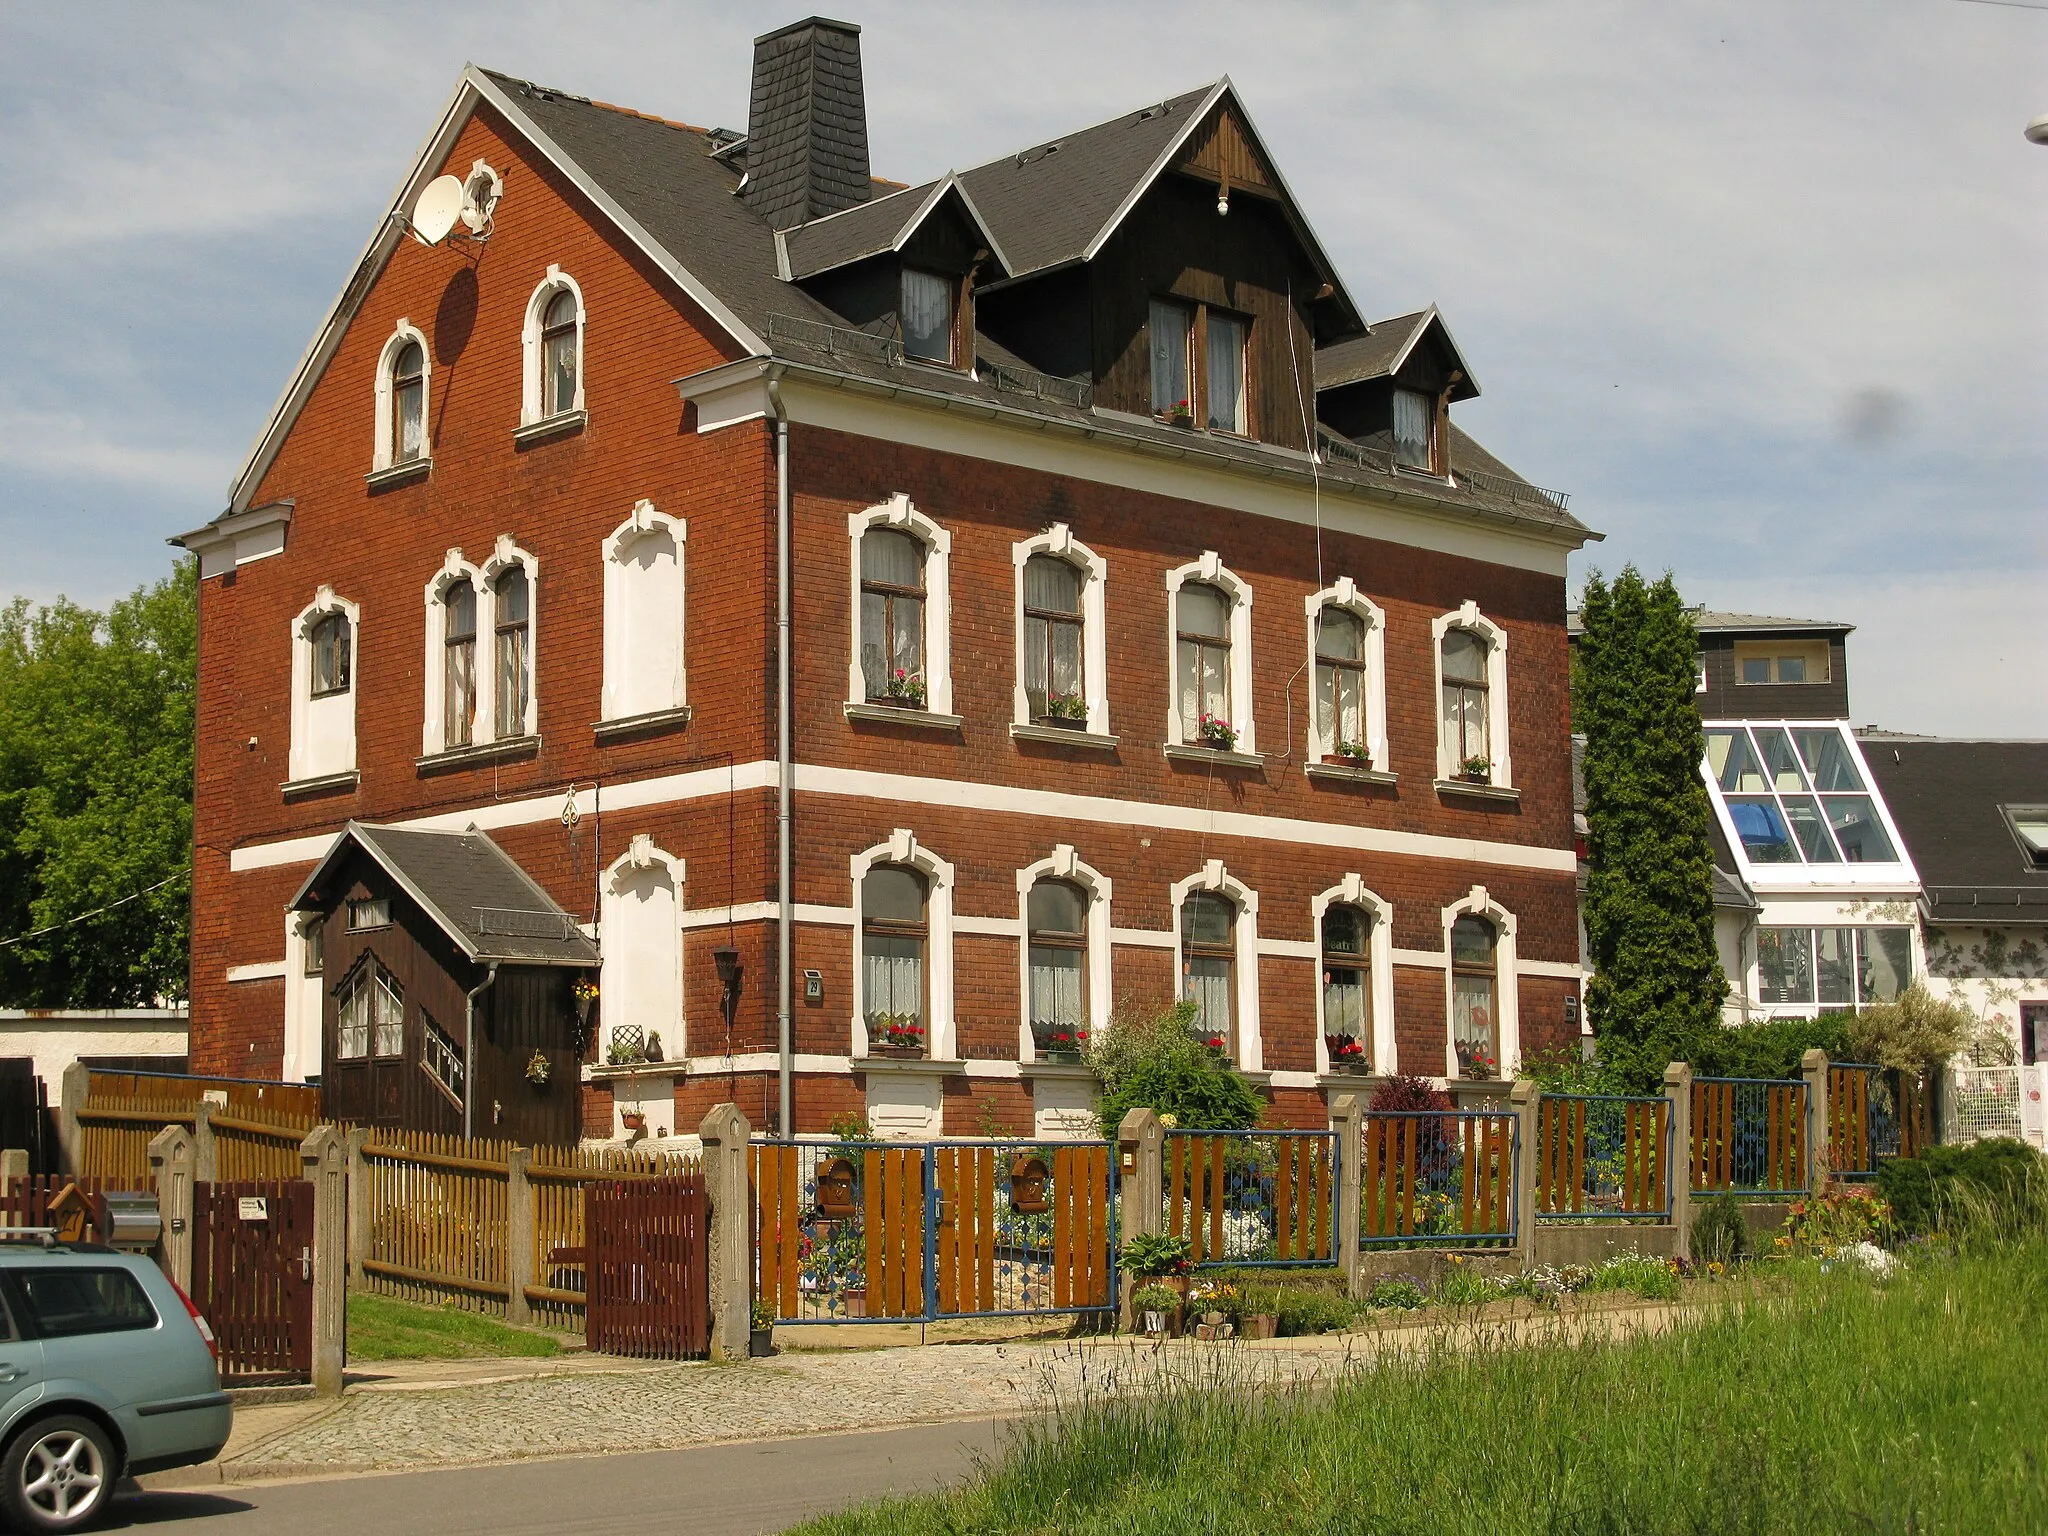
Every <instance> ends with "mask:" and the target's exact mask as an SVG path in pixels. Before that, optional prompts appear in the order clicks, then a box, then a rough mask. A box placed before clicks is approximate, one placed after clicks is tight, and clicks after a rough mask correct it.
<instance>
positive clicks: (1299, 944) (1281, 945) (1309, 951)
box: [1168, 935, 1322, 960]
mask: <svg viewBox="0 0 2048 1536" xmlns="http://www.w3.org/2000/svg"><path fill="white" fill-rule="evenodd" d="M1168 937H1169V939H1170V938H1171V935H1169V936H1168ZM1321 955H1322V951H1321V950H1320V949H1318V948H1317V947H1316V945H1315V942H1314V941H1313V940H1311V939H1263V938H1262V939H1260V940H1259V958H1260V959H1261V960H1314V959H1318V958H1320V956H1321Z"/></svg>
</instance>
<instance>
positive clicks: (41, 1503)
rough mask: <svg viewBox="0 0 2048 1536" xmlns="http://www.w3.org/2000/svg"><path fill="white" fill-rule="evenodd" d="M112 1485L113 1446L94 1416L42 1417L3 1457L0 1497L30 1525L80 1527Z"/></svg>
mask: <svg viewBox="0 0 2048 1536" xmlns="http://www.w3.org/2000/svg"><path fill="white" fill-rule="evenodd" d="M113 1491H114V1449H113V1446H112V1445H110V1444H109V1443H108V1440H107V1432H106V1431H105V1430H103V1429H101V1428H100V1427H99V1425H97V1424H95V1423H93V1422H92V1420H90V1419H79V1418H71V1417H63V1418H53V1419H40V1420H38V1421H37V1422H35V1423H33V1424H31V1425H29V1426H28V1428H26V1429H24V1430H23V1431H22V1432H21V1433H20V1434H19V1435H17V1436H15V1438H14V1443H13V1444H12V1445H10V1446H8V1447H7V1455H6V1457H5V1459H4V1460H0V1503H4V1504H5V1505H6V1508H7V1513H8V1515H9V1517H10V1518H12V1520H13V1521H14V1523H15V1525H17V1526H18V1527H20V1528H21V1529H22V1530H25V1531H75V1530H77V1529H78V1528H79V1527H80V1526H81V1525H83V1524H85V1522H86V1521H88V1520H90V1519H92V1518H93V1516H95V1515H97V1514H99V1513H100V1512H101V1511H102V1510H104V1509H105V1508H106V1507H107V1500H108V1498H109V1497H110V1496H111V1495H112V1493H113Z"/></svg>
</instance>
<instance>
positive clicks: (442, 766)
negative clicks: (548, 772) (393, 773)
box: [413, 736, 540, 778]
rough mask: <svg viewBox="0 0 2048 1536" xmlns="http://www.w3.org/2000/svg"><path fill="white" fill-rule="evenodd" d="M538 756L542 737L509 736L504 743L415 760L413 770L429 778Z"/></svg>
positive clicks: (456, 749)
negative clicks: (485, 764)
mask: <svg viewBox="0 0 2048 1536" xmlns="http://www.w3.org/2000/svg"><path fill="white" fill-rule="evenodd" d="M538 756H540V738H539V737H538V736H508V737H506V738H505V739H504V740H503V741H485V742H479V743H478V744H477V745H476V746H473V747H453V748H451V749H449V750H448V751H446V752H430V753H428V754H427V755H426V756H425V757H418V758H414V759H413V767H414V768H416V769H417V770H418V771H419V775H420V777H421V778H426V777H427V776H428V775H429V774H435V773H449V772H452V771H453V770H455V769H457V768H474V767H477V766H479V765H480V764H483V763H510V762H516V761H519V760H521V759H524V758H529V757H538Z"/></svg>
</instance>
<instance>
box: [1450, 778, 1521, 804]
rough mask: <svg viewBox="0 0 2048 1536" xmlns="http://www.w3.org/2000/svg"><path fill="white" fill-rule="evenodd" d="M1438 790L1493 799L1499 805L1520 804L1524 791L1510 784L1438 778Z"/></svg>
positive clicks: (1455, 795) (1476, 797) (1462, 795)
mask: <svg viewBox="0 0 2048 1536" xmlns="http://www.w3.org/2000/svg"><path fill="white" fill-rule="evenodd" d="M1436 792H1437V793H1438V794H1439V795H1450V796H1452V797H1454V798H1463V799H1466V800H1491V801H1493V802H1495V803H1496V804H1498V805H1520V804H1521V803H1522V792H1521V791H1520V790H1519V789H1516V788H1514V787H1513V786H1512V785H1509V784H1474V783H1473V782H1472V781H1471V780H1470V779H1438V780H1437V781H1436Z"/></svg>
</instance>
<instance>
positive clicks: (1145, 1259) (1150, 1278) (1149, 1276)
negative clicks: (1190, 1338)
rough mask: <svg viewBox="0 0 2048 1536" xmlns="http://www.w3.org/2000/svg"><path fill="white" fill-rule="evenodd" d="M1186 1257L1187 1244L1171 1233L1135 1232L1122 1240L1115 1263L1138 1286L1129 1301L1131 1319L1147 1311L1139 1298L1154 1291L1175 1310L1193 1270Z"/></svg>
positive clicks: (1187, 1253)
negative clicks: (1121, 1247)
mask: <svg viewBox="0 0 2048 1536" xmlns="http://www.w3.org/2000/svg"><path fill="white" fill-rule="evenodd" d="M1188 1255H1189V1247H1188V1240H1187V1239H1186V1238H1184V1237H1175V1236H1174V1235H1173V1234H1172V1233H1170V1232H1138V1233H1134V1234H1132V1235H1131V1236H1130V1237H1128V1238H1126V1239H1125V1240H1124V1246H1123V1250H1122V1252H1121V1253H1120V1254H1119V1255H1118V1259H1117V1262H1118V1263H1119V1264H1120V1265H1121V1266H1122V1268H1123V1271H1124V1273H1125V1274H1127V1275H1130V1276H1131V1277H1132V1278H1133V1279H1135V1280H1136V1281H1137V1282H1138V1285H1137V1289H1136V1290H1135V1291H1133V1293H1132V1297H1131V1311H1132V1314H1133V1315H1134V1316H1135V1315H1136V1314H1137V1313H1139V1312H1142V1311H1145V1310H1148V1309H1147V1308H1143V1307H1140V1306H1139V1304H1138V1300H1137V1298H1138V1296H1140V1295H1143V1294H1145V1293H1146V1292H1147V1291H1153V1290H1159V1291H1164V1292H1165V1293H1166V1294H1167V1295H1168V1296H1170V1297H1171V1298H1172V1302H1171V1305H1172V1306H1173V1307H1174V1308H1175V1309H1176V1310H1177V1309H1178V1307H1179V1304H1180V1300H1181V1297H1182V1296H1183V1295H1184V1294H1185V1293H1186V1291H1187V1273H1188V1271H1189V1270H1191V1269H1192V1268H1194V1264H1193V1262H1192V1261H1191V1260H1190V1259H1189V1257H1188ZM1149 1310H1157V1309H1156V1308H1153V1309H1149Z"/></svg>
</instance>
